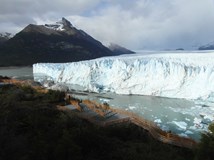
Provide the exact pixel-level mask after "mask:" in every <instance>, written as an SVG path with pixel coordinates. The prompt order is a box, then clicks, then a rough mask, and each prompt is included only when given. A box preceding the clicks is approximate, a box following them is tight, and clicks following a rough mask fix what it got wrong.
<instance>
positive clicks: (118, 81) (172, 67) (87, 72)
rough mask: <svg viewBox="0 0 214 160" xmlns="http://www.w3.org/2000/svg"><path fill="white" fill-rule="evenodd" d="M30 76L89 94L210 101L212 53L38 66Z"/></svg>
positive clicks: (213, 92)
mask: <svg viewBox="0 0 214 160" xmlns="http://www.w3.org/2000/svg"><path fill="white" fill-rule="evenodd" d="M33 72H34V75H35V76H36V75H38V74H39V75H41V74H42V75H45V76H47V77H49V79H51V80H53V81H54V82H56V83H58V82H63V83H66V84H77V85H80V86H83V87H85V89H86V90H90V91H93V92H115V93H118V94H138V95H153V96H162V97H171V98H186V99H202V100H210V101H214V83H213V82H214V52H210V53H204V52H203V53H202V52H195V53H185V52H183V53H180V52H179V53H176V52H175V53H163V52H162V53H161V54H150V55H142V54H136V55H129V56H119V57H106V58H99V59H96V60H90V61H81V62H75V63H66V64H65V63H64V64H63V63H61V64H52V63H39V64H34V65H33ZM35 80H38V81H39V80H41V79H40V78H38V79H37V78H35Z"/></svg>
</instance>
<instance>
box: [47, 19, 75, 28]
mask: <svg viewBox="0 0 214 160" xmlns="http://www.w3.org/2000/svg"><path fill="white" fill-rule="evenodd" d="M45 27H46V28H49V29H53V30H57V31H64V30H68V29H70V28H73V25H72V24H71V22H70V21H68V20H67V19H65V18H64V17H62V19H61V20H60V21H58V22H56V23H54V24H45Z"/></svg>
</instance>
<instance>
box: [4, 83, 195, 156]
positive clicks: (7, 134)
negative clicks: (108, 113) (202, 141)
mask: <svg viewBox="0 0 214 160" xmlns="http://www.w3.org/2000/svg"><path fill="white" fill-rule="evenodd" d="M57 104H64V94H63V93H62V92H58V91H51V90H49V91H48V92H46V93H44V92H38V91H37V90H35V89H33V88H31V87H29V86H25V85H24V86H19V85H2V86H1V85H0V131H1V132H0V159H10V160H21V159H22V160H23V159H42V160H43V159H44V160H47V159H51V160H55V159H57V160H59V159H75V160H77V159H78V160H82V159H84V160H85V159H87V160H92V159H93V160H105V159H112V160H117V159H124V160H133V159H134V160H138V159H139V160H140V159H145V160H147V159H148V160H149V159H153V160H161V159H163V160H165V159H174V160H176V159H177V160H178V159H179V160H180V159H188V160H191V159H193V156H194V155H193V151H192V150H188V149H185V148H178V147H173V146H170V145H166V144H163V143H160V142H158V141H156V140H154V139H153V138H152V137H151V136H150V135H149V134H148V133H147V131H145V130H143V129H141V128H139V127H137V126H135V125H133V124H129V123H126V124H121V125H115V126H108V127H104V128H103V127H98V126H95V125H93V124H92V123H90V122H88V121H85V120H83V119H81V118H79V117H78V116H76V115H75V114H72V113H69V112H66V111H61V110H58V109H57V107H56V105H57Z"/></svg>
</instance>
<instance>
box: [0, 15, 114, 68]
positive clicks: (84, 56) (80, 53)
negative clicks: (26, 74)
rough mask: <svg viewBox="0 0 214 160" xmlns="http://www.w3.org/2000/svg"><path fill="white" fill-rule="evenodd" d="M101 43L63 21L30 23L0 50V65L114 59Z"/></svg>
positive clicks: (63, 19)
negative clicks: (43, 23) (42, 23)
mask: <svg viewBox="0 0 214 160" xmlns="http://www.w3.org/2000/svg"><path fill="white" fill-rule="evenodd" d="M111 55H113V53H112V52H111V51H110V50H109V49H108V48H107V47H105V46H103V45H102V44H101V43H100V42H99V41H97V40H95V39H94V38H93V37H91V36H90V35H88V34H87V33H85V32H84V31H82V30H79V29H77V28H75V27H73V26H72V24H71V23H70V22H69V21H68V20H66V19H65V18H62V20H60V21H58V22H56V23H55V24H45V25H34V24H30V25H28V26H27V27H25V28H24V29H23V30H22V31H21V32H19V33H18V34H16V35H15V36H14V37H13V38H11V39H9V40H8V41H7V42H6V43H5V45H4V47H0V56H1V57H2V58H1V59H0V66H1V65H2V66H9V65H32V64H33V63H37V62H74V61H80V60H89V59H93V58H98V57H103V56H111Z"/></svg>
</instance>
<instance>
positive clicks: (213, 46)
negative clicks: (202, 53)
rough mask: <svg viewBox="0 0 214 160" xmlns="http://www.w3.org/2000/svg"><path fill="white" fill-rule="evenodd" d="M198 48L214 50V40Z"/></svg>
mask: <svg viewBox="0 0 214 160" xmlns="http://www.w3.org/2000/svg"><path fill="white" fill-rule="evenodd" d="M198 50H214V42H211V43H209V44H206V45H203V46H200V47H199V48H198Z"/></svg>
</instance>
